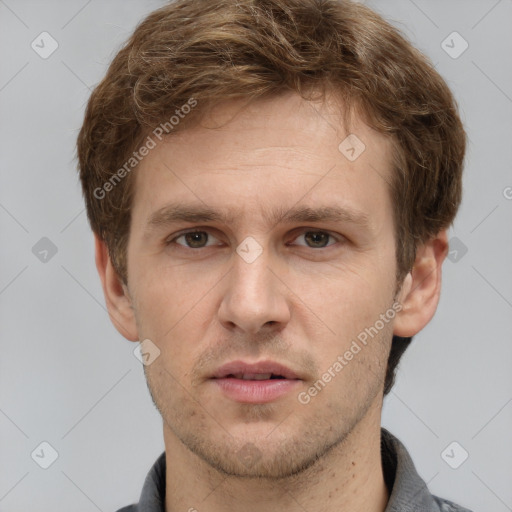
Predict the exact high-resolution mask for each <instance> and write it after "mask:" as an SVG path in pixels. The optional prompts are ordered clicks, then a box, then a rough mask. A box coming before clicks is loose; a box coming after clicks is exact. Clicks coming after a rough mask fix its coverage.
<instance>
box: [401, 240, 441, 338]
mask: <svg viewBox="0 0 512 512" xmlns="http://www.w3.org/2000/svg"><path fill="white" fill-rule="evenodd" d="M447 253H448V238H447V234H446V230H442V231H440V232H439V233H438V234H437V235H436V236H435V237H434V238H431V239H430V240H428V241H427V242H425V243H424V244H422V245H421V246H419V247H418V248H417V250H416V259H415V260H414V265H413V268H412V270H411V271H410V272H409V273H408V274H407V276H406V277H405V279H404V281H403V283H402V288H401V290H400V293H399V295H398V301H399V302H400V303H401V304H402V310H401V311H400V312H399V313H398V314H397V315H396V317H395V323H394V330H393V334H395V335H397V336H402V337H404V338H409V337H411V336H414V335H415V334H417V333H418V332H419V331H421V329H423V328H424V327H425V326H426V325H427V324H428V323H429V322H430V320H431V319H432V317H433V316H434V313H435V311H436V309H437V304H438V303H439V296H440V294H441V267H442V264H443V261H444V259H445V257H446V255H447Z"/></svg>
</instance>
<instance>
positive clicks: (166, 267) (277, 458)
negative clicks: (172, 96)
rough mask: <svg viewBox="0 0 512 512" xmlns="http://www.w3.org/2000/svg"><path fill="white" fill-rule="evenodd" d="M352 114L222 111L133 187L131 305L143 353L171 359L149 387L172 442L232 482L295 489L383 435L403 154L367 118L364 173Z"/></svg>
mask: <svg viewBox="0 0 512 512" xmlns="http://www.w3.org/2000/svg"><path fill="white" fill-rule="evenodd" d="M199 107H200V105H199ZM340 112H341V110H340V105H339V104H336V103H335V102H334V100H333V98H331V102H330V103H328V104H327V103H326V104H320V103H309V102H306V101H304V100H302V99H300V98H299V97H298V96H296V95H292V94H290V95H287V96H282V97H280V98H275V99H271V100H266V101H264V102H263V101H259V102H257V103H254V104H253V105H252V106H251V107H248V108H245V109H241V104H239V103H231V104H227V105H224V106H223V107H222V108H220V107H219V109H218V110H217V111H216V112H214V114H213V116H212V117H211V118H209V120H205V121H204V122H203V126H199V127H196V128H192V129H187V130H185V131H183V132H182V133H179V134H176V135H173V136H172V137H170V138H169V139H168V140H167V141H166V142H165V143H160V144H158V145H157V147H156V148H155V149H153V150H152V151H151V152H150V154H149V155H148V156H147V157H146V158H145V159H144V160H143V161H142V162H141V164H140V166H139V168H138V169H137V174H136V176H135V196H134V204H133V212H132V225H131V232H130V239H129V244H128V293H129V296H130V298H131V301H132V304H133V308H134V314H135V319H136V324H137V329H138V336H139V339H140V340H144V339H149V340H151V342H152V343H154V344H155V345H156V346H157V347H158V349H159V350H160V351H161V352H160V356H159V357H157V358H156V359H155V360H154V362H152V363H151V364H150V365H148V366H146V367H145V370H146V375H147V379H148V384H149V387H150V390H151V393H152V396H153V399H154V401H155V403H156V404H157V406H158V408H159V410H160V412H161V414H162V416H163V419H164V426H165V429H166V435H167V436H171V437H172V436H174V437H175V438H177V439H179V440H180V441H181V442H182V443H183V444H184V445H185V446H186V447H188V448H189V449H190V450H191V451H192V452H194V453H195V454H196V455H198V456H199V457H201V458H202V459H203V460H205V461H206V462H208V463H209V464H210V465H212V466H213V467H216V468H218V469H220V470H221V471H224V472H227V473H230V474H236V475H240V476H256V475H259V476H267V477H282V476H287V475H291V474H293V473H296V472H298V471H300V470H301V469H304V468H306V467H309V466H310V465H312V463H313V462H314V461H315V460H316V459H317V458H318V456H321V455H323V454H325V453H327V452H328V451H329V450H330V449H331V448H333V447H335V446H336V445H338V444H339V443H340V442H341V441H343V439H345V437H346V436H347V435H348V434H349V433H350V432H352V431H353V429H354V428H355V427H356V426H357V425H358V424H359V425H362V424H364V423H365V421H366V422H368V421H370V422H373V423H372V424H374V425H375V424H380V407H381V401H382V386H383V381H384V375H385V370H386V363H387V357H388V353H389V348H390V343H391V337H392V331H393V321H392V320H387V321H386V322H383V321H382V320H381V319H382V317H381V315H382V314H386V312H389V311H390V310H392V304H393V302H394V297H395V291H396V285H397V283H396V280H395V275H396V263H395V240H394V226H393V211H392V205H391V200H390V194H389V190H388V184H387V182H388V181H389V179H390V175H391V168H390V161H391V157H390V144H389V142H388V140H387V139H385V138H384V137H383V136H382V135H380V134H378V133H376V132H375V131H373V130H371V129H370V128H368V127H367V126H366V125H364V124H363V123H362V122H361V120H360V119H358V118H357V117H356V118H354V120H353V122H352V125H351V127H350V132H351V133H352V134H355V135H356V136H357V137H358V138H359V139H360V141H362V142H363V143H364V144H365V146H366V149H365V150H364V151H363V152H362V153H361V154H360V155H359V156H358V157H357V158H356V159H355V160H354V156H357V155H358V153H359V152H360V150H361V148H362V146H354V139H350V140H349V141H347V142H346V143H345V144H344V145H342V147H341V150H340V149H339V145H340V143H341V142H342V141H343V140H344V139H345V138H346V137H347V135H348V133H347V132H346V131H345V130H344V128H343V123H342V120H341V117H340V116H339V113H340ZM235 114H236V115H235ZM205 126H206V127H205ZM214 126H215V128H214ZM351 148H354V151H352V150H351ZM347 157H350V158H347ZM351 160H353V161H351ZM176 206H179V211H180V212H181V213H184V215H176V212H178V208H176ZM199 210H209V211H212V212H216V213H217V215H216V216H213V217H212V216H211V215H210V216H209V217H208V216H204V215H203V216H201V215H196V216H195V217H194V216H193V215H191V214H192V213H194V212H196V211H199ZM335 211H337V212H338V215H327V216H324V217H322V215H323V214H326V213H327V214H332V213H333V212H335ZM203 213H204V212H203ZM185 214H186V215H185ZM317 214H319V215H317ZM190 231H195V232H196V233H195V234H188V235H187V233H188V232H190ZM237 249H238V250H237ZM388 317H390V318H391V317H392V315H388ZM379 320H380V321H379ZM375 326H377V328H376V327H375ZM382 326H383V327H382ZM370 328H372V329H370ZM365 329H370V332H372V336H370V335H368V331H365ZM363 332H366V333H367V342H366V345H365V344H363V343H362V342H361V341H360V340H361V339H363V338H364V336H362V337H361V336H360V337H359V340H358V335H361V333H363ZM354 341H355V342H357V345H358V346H359V350H357V349H356V348H355V345H354V344H353V342H354ZM351 347H352V351H351V352H352V354H353V357H352V358H350V356H349V357H346V356H345V354H346V353H347V351H349V352H350V349H351ZM233 362H234V363H235V366H234V367H233V366H229V365H228V366H227V367H226V366H224V365H226V364H228V363H233ZM336 362H338V363H339V365H341V367H342V369H340V366H339V365H336ZM258 363H263V364H262V365H260V366H258ZM272 363H276V364H279V365H282V366H283V367H285V369H283V368H278V367H277V366H274V367H272ZM252 364H256V366H252V367H251V366H250V365H252ZM244 365H246V366H244ZM269 365H270V366H269ZM269 368H270V369H272V368H273V370H274V371H272V372H271V371H268V370H269ZM287 372H289V373H287ZM265 373H273V374H274V375H273V377H274V378H270V379H269V378H268V375H265ZM283 373H285V374H287V375H285V376H287V377H288V378H287V379H279V378H275V377H277V376H278V375H279V374H283ZM326 373H328V374H329V375H330V379H329V375H328V376H327V377H326V376H325V374H326ZM242 374H243V376H244V377H245V379H243V378H240V377H242ZM256 374H258V375H256ZM259 379H263V380H259ZM318 381H321V383H319V382H318ZM315 383H316V388H315V389H317V392H316V393H315V392H314V391H311V389H310V388H312V387H314V386H315ZM308 390H309V391H308Z"/></svg>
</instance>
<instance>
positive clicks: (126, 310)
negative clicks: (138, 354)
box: [94, 235, 139, 341]
mask: <svg viewBox="0 0 512 512" xmlns="http://www.w3.org/2000/svg"><path fill="white" fill-rule="evenodd" d="M94 243H95V254H96V268H97V269H98V274H99V275H100V279H101V285H102V287H103V294H104V295H105V302H106V305H107V310H108V314H109V316H110V320H111V321H112V323H113V324H114V327H115V328H116V329H117V330H118V331H119V333H120V334H121V335H122V336H124V337H125V338H126V339H127V340H130V341H138V340H139V336H138V333H137V325H136V322H135V314H134V310H133V307H132V301H131V298H130V295H129V293H128V287H127V286H126V285H125V284H124V283H123V282H122V281H121V278H120V277H119V275H118V274H117V272H116V271H115V269H114V267H113V265H112V262H111V260H110V256H109V254H108V249H107V246H106V244H105V242H103V241H102V240H101V239H100V238H99V237H98V236H97V235H94Z"/></svg>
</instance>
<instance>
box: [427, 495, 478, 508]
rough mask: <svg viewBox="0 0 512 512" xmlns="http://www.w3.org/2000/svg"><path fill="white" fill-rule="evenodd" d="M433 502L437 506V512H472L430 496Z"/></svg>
mask: <svg viewBox="0 0 512 512" xmlns="http://www.w3.org/2000/svg"><path fill="white" fill-rule="evenodd" d="M432 497H433V498H434V501H435V502H436V503H437V505H438V506H439V510H440V511H441V512H472V511H471V510H469V509H468V508H464V507H461V506H460V505H457V504H456V503H453V501H449V500H445V499H443V498H439V497H438V496H432Z"/></svg>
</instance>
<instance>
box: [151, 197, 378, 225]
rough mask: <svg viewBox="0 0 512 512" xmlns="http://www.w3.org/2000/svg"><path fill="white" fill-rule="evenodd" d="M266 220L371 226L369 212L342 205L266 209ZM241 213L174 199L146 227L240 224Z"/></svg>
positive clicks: (153, 215) (273, 223)
mask: <svg viewBox="0 0 512 512" xmlns="http://www.w3.org/2000/svg"><path fill="white" fill-rule="evenodd" d="M264 218H265V221H266V222H267V223H268V224H269V225H271V226H272V227H274V226H275V225H277V224H284V223H294V222H340V223H350V224H355V225H357V226H359V227H361V228H368V227H369V224H370V223H369V219H368V216H367V215H366V214H365V213H363V212H359V211H355V210H353V209H349V208H344V207H340V206H321V207H318V208H312V207H309V206H294V207H292V208H289V209H286V208H283V207H279V208H276V209H275V210H272V211H270V212H265V214H264ZM239 219H240V215H239V214H237V213H236V212H221V211H217V210H214V209H211V208H208V207H207V206H204V205H185V204H180V203H175V204H174V203H173V204H168V205H166V206H164V207H163V208H160V209H159V210H157V211H156V212H154V213H152V214H151V216H150V217H149V220H148V222H147V225H146V231H153V230H154V229H160V228H163V227H166V226H168V225H170V224H173V223H176V222H187V223H191V224H198V223H203V222H220V223H223V224H231V225H233V224H236V222H237V220H239Z"/></svg>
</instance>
